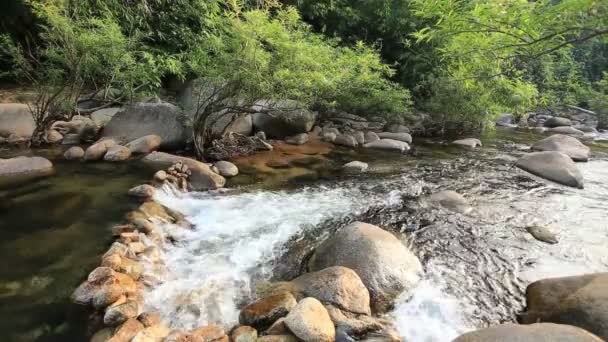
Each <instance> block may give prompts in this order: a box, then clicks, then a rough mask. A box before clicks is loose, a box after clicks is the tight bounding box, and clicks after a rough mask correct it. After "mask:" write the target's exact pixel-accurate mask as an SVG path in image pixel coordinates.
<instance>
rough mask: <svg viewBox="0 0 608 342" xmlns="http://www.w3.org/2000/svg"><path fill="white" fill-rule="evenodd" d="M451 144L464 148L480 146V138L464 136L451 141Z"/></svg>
mask: <svg viewBox="0 0 608 342" xmlns="http://www.w3.org/2000/svg"><path fill="white" fill-rule="evenodd" d="M452 145H458V146H462V147H466V148H476V147H481V146H482V145H481V140H479V139H475V138H466V139H460V140H454V141H452Z"/></svg>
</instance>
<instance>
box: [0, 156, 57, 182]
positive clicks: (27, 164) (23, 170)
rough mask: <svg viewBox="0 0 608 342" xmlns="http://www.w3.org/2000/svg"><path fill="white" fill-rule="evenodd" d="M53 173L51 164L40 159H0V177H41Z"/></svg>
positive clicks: (44, 159)
mask: <svg viewBox="0 0 608 342" xmlns="http://www.w3.org/2000/svg"><path fill="white" fill-rule="evenodd" d="M52 171H53V163H51V162H50V161H49V160H48V159H46V158H42V157H15V158H9V159H0V177H6V176H19V175H39V174H40V175H42V174H49V173H51V172H52Z"/></svg>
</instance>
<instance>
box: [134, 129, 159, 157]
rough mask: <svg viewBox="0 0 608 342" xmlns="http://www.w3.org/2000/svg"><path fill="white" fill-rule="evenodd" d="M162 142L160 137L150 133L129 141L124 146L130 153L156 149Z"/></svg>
mask: <svg viewBox="0 0 608 342" xmlns="http://www.w3.org/2000/svg"><path fill="white" fill-rule="evenodd" d="M161 142H162V139H161V137H159V136H158V135H155V134H150V135H146V136H143V137H141V138H137V139H135V140H133V141H131V142H129V143H128V144H127V145H126V146H127V147H128V148H129V149H130V150H131V153H150V152H154V151H156V150H158V148H159V147H160V144H161Z"/></svg>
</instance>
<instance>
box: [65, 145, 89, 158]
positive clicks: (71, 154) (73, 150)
mask: <svg viewBox="0 0 608 342" xmlns="http://www.w3.org/2000/svg"><path fill="white" fill-rule="evenodd" d="M82 157H84V150H83V149H82V147H80V146H72V147H70V148H68V150H67V151H65V153H64V154H63V158H64V159H66V160H78V159H82Z"/></svg>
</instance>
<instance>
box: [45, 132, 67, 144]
mask: <svg viewBox="0 0 608 342" xmlns="http://www.w3.org/2000/svg"><path fill="white" fill-rule="evenodd" d="M44 140H45V141H46V142H47V143H49V144H56V143H58V142H61V140H63V135H61V133H59V132H57V131H56V130H54V129H49V130H47V131H46V136H45V137H44Z"/></svg>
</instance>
